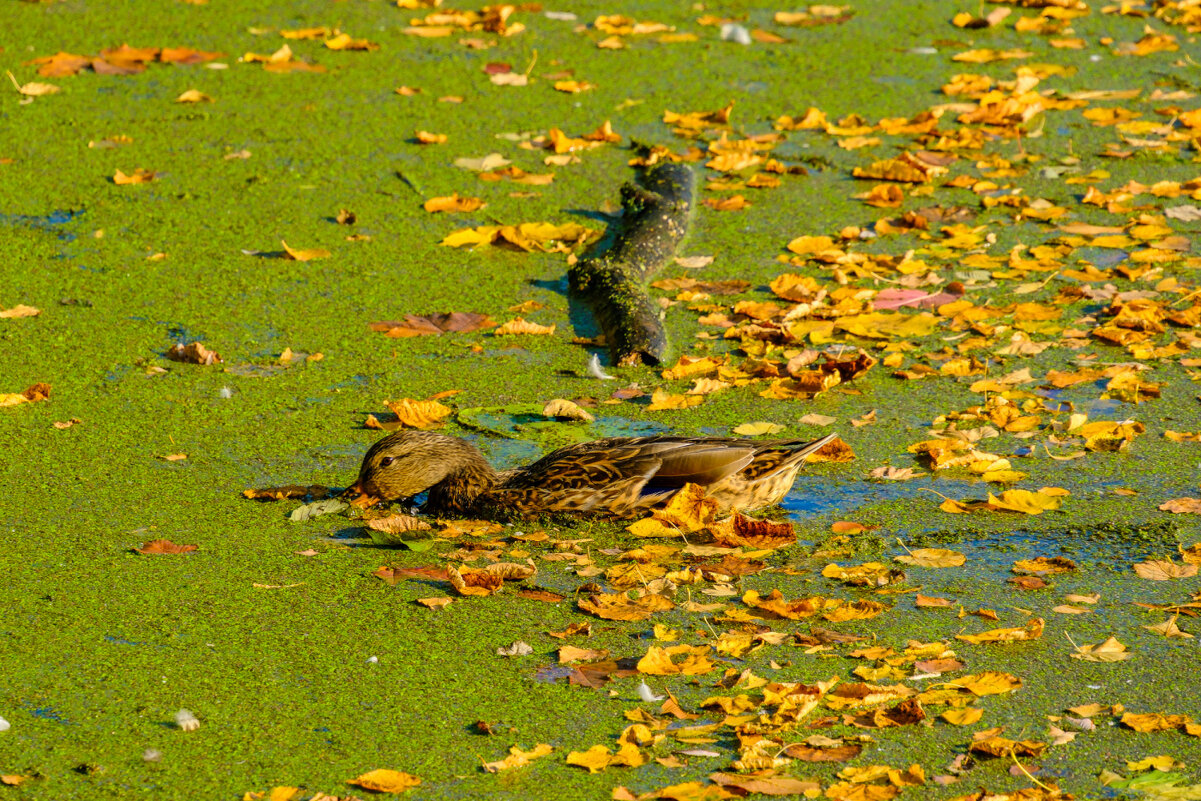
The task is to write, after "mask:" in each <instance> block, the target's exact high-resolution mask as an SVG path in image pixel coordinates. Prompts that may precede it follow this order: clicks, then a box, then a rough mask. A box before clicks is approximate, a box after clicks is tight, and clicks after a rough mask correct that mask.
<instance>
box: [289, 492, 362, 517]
mask: <svg viewBox="0 0 1201 801" xmlns="http://www.w3.org/2000/svg"><path fill="white" fill-rule="evenodd" d="M349 508H350V504H348V503H346V502H345V501H342V500H339V499H338V498H327V499H325V500H323V501H313V502H312V503H306V504H305V505H304V506H298V507H296V508H295V509H293V510H292V514H290V515H288V519H289V520H291V521H292V522H293V523H303V522H305V521H306V520H312V519H313V518H314V517H320V516H321V515H329V514H336V513H337V512H342V511H345V510H346V509H349Z"/></svg>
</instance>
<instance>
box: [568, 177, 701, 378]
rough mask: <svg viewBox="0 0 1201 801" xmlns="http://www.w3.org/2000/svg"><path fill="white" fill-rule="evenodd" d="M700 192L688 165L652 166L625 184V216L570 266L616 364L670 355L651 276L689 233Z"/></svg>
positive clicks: (574, 289) (575, 289)
mask: <svg viewBox="0 0 1201 801" xmlns="http://www.w3.org/2000/svg"><path fill="white" fill-rule="evenodd" d="M694 191H695V179H694V177H693V174H692V169H691V168H690V167H689V166H688V165H686V164H677V163H670V162H668V163H660V164H655V165H652V166H650V167H648V168H646V170H645V171H644V172H643V174H642V176H641V185H636V184H629V183H627V184H625V185H624V186H622V187H621V207H622V212H623V213H622V216H621V219H620V220H619V221H618V222H617V223H616V224H614V225H613V226H611V227H610V229H609V231H608V232H607V233H606V235H605V237H604V239H602V240H601V242H600V243H599V244H598V245H597V247H596V248H594V250H593V251H592V252H591V253H589V254H588V255H587V256H586V257H585V258H583V259H581V260H580V261H578V262H577V263H576V264H574V265H573V266H572V267H571V269H570V270H568V273H567V277H568V281H569V283H570V286H571V293H572V295H573V296H574V297H576V298H579V299H580V300H582V301H584V303H585V304H587V306H588V307H589V308H590V309H591V310H592V314H593V316H594V317H595V318H596V321H597V323H598V324H599V326H600V329H601V331H602V332H604V335H605V342H606V344H607V345H608V348H609V354H610V356H611V357H612V359H613V361H614V362H615V363H617V364H637V363H639V362H643V363H645V364H650V365H657V364H660V363H662V362H663V361H665V360H666V358H667V354H668V350H669V345H668V342H667V333H666V331H664V329H663V310H662V309H660V308H659V305H658V304H657V303H655V302H654V301H653V300H652V299H651V297H650V296H649V295H648V294H647V291H646V282H647V280H648V279H649V278H650V277H651V276H652V275H654V274H655V273H656V272H658V270H659V269H660V268H661V267H662V266H663V265H664V264H666V263H667V261H668V259H670V258H671V257H672V254H674V253H675V251H676V247H677V246H678V245H679V244H680V240H682V239H683V238H684V235H685V234H686V233H687V231H688V221H689V218H690V217H691V213H692V205H693V193H694Z"/></svg>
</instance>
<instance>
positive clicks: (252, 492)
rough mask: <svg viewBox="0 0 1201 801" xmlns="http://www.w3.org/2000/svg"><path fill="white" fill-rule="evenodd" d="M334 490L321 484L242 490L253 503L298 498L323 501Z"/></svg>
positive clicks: (243, 494)
mask: <svg viewBox="0 0 1201 801" xmlns="http://www.w3.org/2000/svg"><path fill="white" fill-rule="evenodd" d="M331 493H332V490H331V489H330V488H329V487H326V486H323V485H321V484H311V485H308V486H304V485H301V484H288V485H286V486H283V487H261V488H259V489H245V490H242V497H244V498H249V499H250V500H252V501H287V500H295V499H298V498H309V497H311V498H313V500H323V499H325V498H328V497H330V495H331Z"/></svg>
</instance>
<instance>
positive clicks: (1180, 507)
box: [1158, 498, 1201, 515]
mask: <svg viewBox="0 0 1201 801" xmlns="http://www.w3.org/2000/svg"><path fill="white" fill-rule="evenodd" d="M1158 508H1159V509H1160V510H1161V511H1164V512H1171V513H1172V514H1174V515H1181V514H1192V515H1201V498H1174V499H1173V500H1170V501H1164V502H1163V503H1161V504H1160V505H1159V507H1158Z"/></svg>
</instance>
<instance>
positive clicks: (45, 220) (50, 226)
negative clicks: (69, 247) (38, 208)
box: [0, 209, 84, 242]
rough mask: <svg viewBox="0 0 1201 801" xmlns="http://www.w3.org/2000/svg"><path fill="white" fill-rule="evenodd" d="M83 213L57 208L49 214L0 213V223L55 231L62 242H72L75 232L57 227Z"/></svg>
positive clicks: (79, 210)
mask: <svg viewBox="0 0 1201 801" xmlns="http://www.w3.org/2000/svg"><path fill="white" fill-rule="evenodd" d="M83 213H84V211H83V209H77V210H74V209H59V210H56V211H52V212H50V213H49V214H0V224H4V225H10V226H12V227H14V228H16V227H22V228H32V229H34V230H35V231H48V232H52V233H55V234H56V235H57V236H58V238H59V239H61V240H62V241H64V242H72V241H74V240H75V234H73V233H71V232H69V231H61V230H58V229H59V228H60V227H61V226H63V225H66V224H67V223H69V222H71V221H72V220H74V219H75V218H76V217H80V216H82V215H83Z"/></svg>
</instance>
